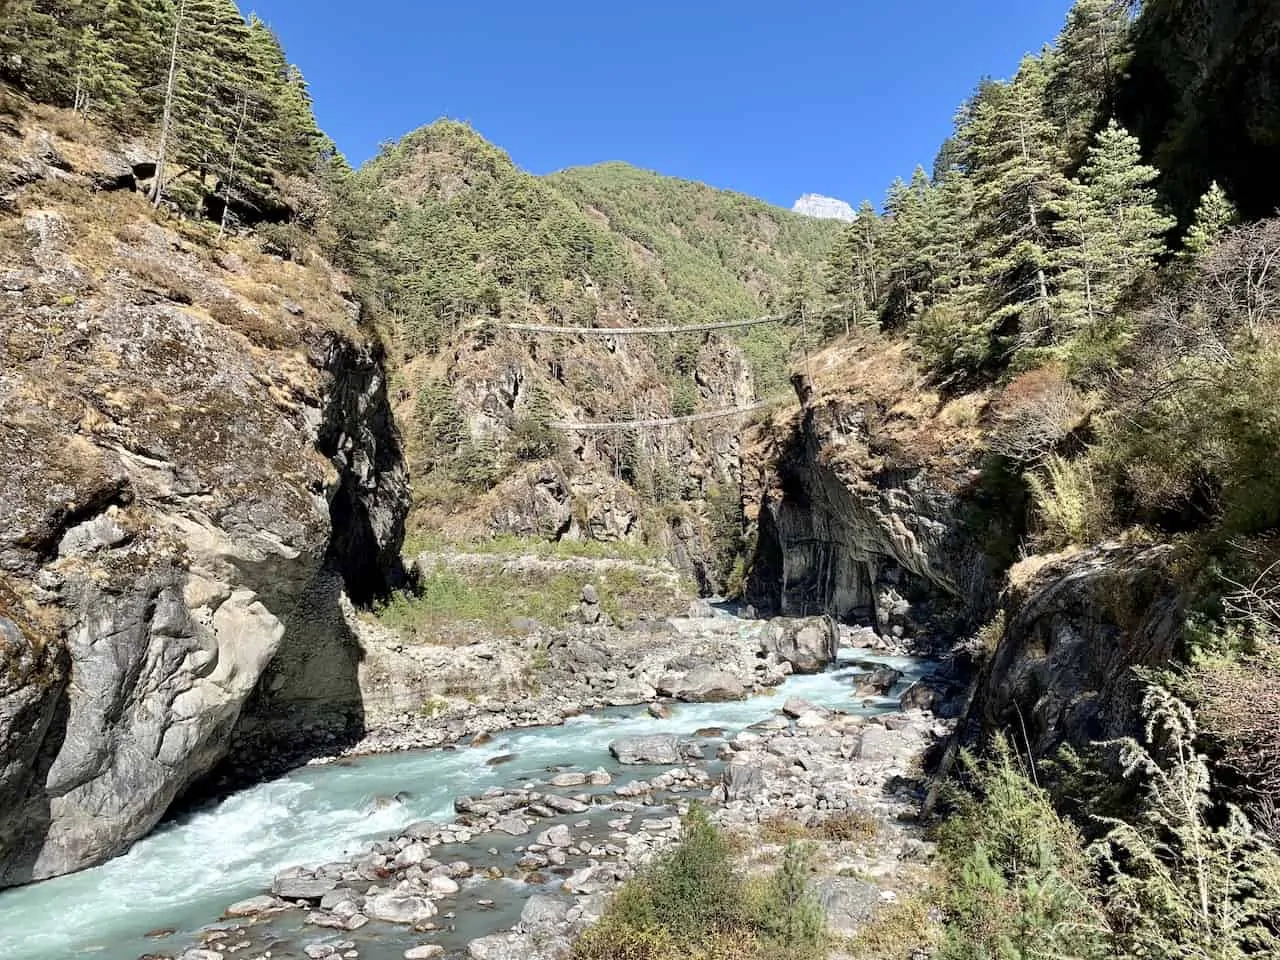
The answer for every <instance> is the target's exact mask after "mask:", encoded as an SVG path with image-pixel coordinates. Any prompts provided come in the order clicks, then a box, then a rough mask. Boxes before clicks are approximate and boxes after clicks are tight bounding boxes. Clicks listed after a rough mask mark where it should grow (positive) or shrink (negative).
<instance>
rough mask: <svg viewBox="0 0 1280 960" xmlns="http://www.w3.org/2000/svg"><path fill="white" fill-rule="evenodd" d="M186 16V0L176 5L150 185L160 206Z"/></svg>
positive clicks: (155, 203) (156, 202)
mask: <svg viewBox="0 0 1280 960" xmlns="http://www.w3.org/2000/svg"><path fill="white" fill-rule="evenodd" d="M186 15H187V0H180V2H179V4H178V18H177V19H176V20H174V22H173V43H172V45H171V46H170V48H169V79H168V81H167V83H166V84H165V90H164V117H163V118H162V119H161V121H160V149H159V150H157V151H156V179H155V183H153V184H152V185H151V203H152V204H153V205H154V206H157V207H158V206H160V197H161V195H162V194H163V192H164V165H165V160H166V159H167V155H168V152H169V127H170V126H171V125H172V124H173V96H174V91H175V89H176V87H177V80H178V39H179V37H181V35H182V21H183V19H184V18H185V17H186Z"/></svg>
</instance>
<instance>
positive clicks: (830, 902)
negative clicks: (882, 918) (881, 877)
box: [816, 877, 880, 937]
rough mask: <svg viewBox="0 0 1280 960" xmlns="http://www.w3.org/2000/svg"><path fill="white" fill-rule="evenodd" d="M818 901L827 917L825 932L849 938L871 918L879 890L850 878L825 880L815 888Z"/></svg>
mask: <svg viewBox="0 0 1280 960" xmlns="http://www.w3.org/2000/svg"><path fill="white" fill-rule="evenodd" d="M816 892H817V895H818V900H819V902H820V903H821V904H822V909H823V911H824V912H825V913H826V915H827V929H828V930H829V931H830V932H831V933H833V934H836V935H837V936H841V937H851V936H853V935H854V934H856V933H857V932H858V931H859V930H860V929H861V928H862V926H863V925H864V924H865V923H866V922H867V920H869V919H870V918H871V915H872V913H873V912H874V911H875V907H876V904H878V903H879V902H880V890H879V888H878V887H875V886H872V885H871V884H869V883H863V882H862V881H861V880H856V879H854V878H852V877H829V878H828V879H826V880H822V881H820V882H819V883H818V885H817V891H816Z"/></svg>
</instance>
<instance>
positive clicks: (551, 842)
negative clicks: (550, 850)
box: [538, 823, 573, 847]
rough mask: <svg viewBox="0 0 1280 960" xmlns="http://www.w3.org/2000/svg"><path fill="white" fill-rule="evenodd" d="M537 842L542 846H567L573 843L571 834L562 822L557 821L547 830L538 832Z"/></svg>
mask: <svg viewBox="0 0 1280 960" xmlns="http://www.w3.org/2000/svg"><path fill="white" fill-rule="evenodd" d="M538 843H540V844H542V845H543V846H544V847H567V846H569V845H570V844H571V843H573V834H572V833H570V832H569V828H568V827H566V826H565V825H564V824H563V823H557V824H556V825H555V826H554V827H551V828H550V829H549V830H543V831H542V833H540V834H538Z"/></svg>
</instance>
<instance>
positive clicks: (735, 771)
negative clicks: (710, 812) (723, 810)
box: [720, 763, 764, 800]
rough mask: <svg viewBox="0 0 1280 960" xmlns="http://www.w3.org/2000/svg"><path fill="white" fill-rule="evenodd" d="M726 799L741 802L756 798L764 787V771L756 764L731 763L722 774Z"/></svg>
mask: <svg viewBox="0 0 1280 960" xmlns="http://www.w3.org/2000/svg"><path fill="white" fill-rule="evenodd" d="M720 781H721V783H723V784H724V792H725V798H726V799H728V800H741V799H742V798H743V797H750V796H754V795H755V794H757V793H759V792H760V790H761V789H763V787H764V771H763V770H762V769H761V768H760V767H759V766H757V765H756V764H754V763H730V764H728V765H727V766H726V767H725V768H724V772H723V773H721V774H720Z"/></svg>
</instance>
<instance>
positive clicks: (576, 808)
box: [542, 796, 591, 813]
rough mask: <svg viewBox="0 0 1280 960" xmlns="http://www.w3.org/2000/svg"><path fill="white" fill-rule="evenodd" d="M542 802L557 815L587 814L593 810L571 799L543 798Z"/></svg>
mask: <svg viewBox="0 0 1280 960" xmlns="http://www.w3.org/2000/svg"><path fill="white" fill-rule="evenodd" d="M542 802H543V803H544V804H546V805H547V806H548V807H550V808H551V809H552V810H554V811H556V813H586V812H587V811H588V810H590V809H591V808H590V807H589V806H587V805H586V804H585V803H583V802H582V801H581V800H574V799H573V798H571V797H554V796H553V797H543V799H542Z"/></svg>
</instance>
